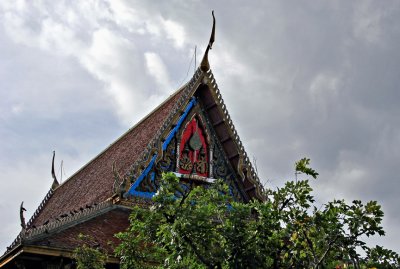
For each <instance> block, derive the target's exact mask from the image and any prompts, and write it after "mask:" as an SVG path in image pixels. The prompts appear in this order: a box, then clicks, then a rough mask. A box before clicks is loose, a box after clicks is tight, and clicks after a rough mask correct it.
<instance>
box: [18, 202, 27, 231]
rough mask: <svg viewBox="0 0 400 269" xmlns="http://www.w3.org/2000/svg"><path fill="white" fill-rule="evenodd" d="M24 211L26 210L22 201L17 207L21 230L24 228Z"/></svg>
mask: <svg viewBox="0 0 400 269" xmlns="http://www.w3.org/2000/svg"><path fill="white" fill-rule="evenodd" d="M24 211H26V209H25V208H24V201H22V203H21V206H20V207H19V218H20V219H21V227H22V229H23V230H25V229H26V223H25V218H24Z"/></svg>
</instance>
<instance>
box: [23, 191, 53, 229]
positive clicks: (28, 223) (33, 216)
mask: <svg viewBox="0 0 400 269" xmlns="http://www.w3.org/2000/svg"><path fill="white" fill-rule="evenodd" d="M53 193H54V190H53V188H50V190H49V191H48V192H47V194H46V196H45V197H44V198H43V200H42V202H41V203H40V204H39V206H38V207H37V208H36V210H35V212H34V213H33V214H32V216H31V218H30V219H29V221H28V222H27V223H26V226H27V227H29V226H31V224H32V223H33V221H34V220H35V219H36V217H37V216H38V215H39V212H40V211H41V210H42V209H43V207H44V206H45V205H46V203H47V202H48V201H49V200H50V198H51V196H52V195H53Z"/></svg>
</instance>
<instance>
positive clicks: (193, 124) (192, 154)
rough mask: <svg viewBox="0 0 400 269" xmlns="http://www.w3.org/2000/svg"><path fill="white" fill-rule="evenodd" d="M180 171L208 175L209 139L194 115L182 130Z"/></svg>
mask: <svg viewBox="0 0 400 269" xmlns="http://www.w3.org/2000/svg"><path fill="white" fill-rule="evenodd" d="M178 165H179V173H181V174H196V175H198V176H203V177H208V170H209V157H208V147H207V139H206V136H205V132H204V129H203V127H202V125H201V123H200V122H199V121H198V120H197V119H196V118H195V117H194V118H193V119H192V120H191V121H190V122H189V123H188V124H187V125H186V127H185V130H184V131H183V132H182V137H181V141H180V144H179V162H178Z"/></svg>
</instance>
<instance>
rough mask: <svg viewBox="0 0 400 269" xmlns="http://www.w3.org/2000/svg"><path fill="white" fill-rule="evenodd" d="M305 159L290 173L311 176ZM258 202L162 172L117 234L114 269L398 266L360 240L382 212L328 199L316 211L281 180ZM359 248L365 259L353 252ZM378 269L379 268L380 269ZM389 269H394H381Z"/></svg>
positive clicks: (303, 188)
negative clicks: (117, 267) (146, 204)
mask: <svg viewBox="0 0 400 269" xmlns="http://www.w3.org/2000/svg"><path fill="white" fill-rule="evenodd" d="M309 164H310V160H309V159H307V158H303V159H302V160H300V161H299V162H297V163H296V168H295V170H296V173H304V174H307V175H310V176H312V177H313V178H316V177H317V176H318V173H317V172H315V170H313V169H312V168H310V167H309ZM267 196H268V197H267V198H268V199H266V200H265V201H263V202H261V201H251V202H249V203H247V204H243V203H239V202H235V201H234V200H233V198H232V197H231V196H230V195H229V187H228V186H227V185H226V184H225V183H224V182H223V181H222V180H217V181H216V182H215V183H214V184H212V185H210V186H206V187H204V186H194V185H191V186H189V187H188V188H187V187H183V186H182V185H181V183H180V182H179V179H178V178H177V177H176V176H175V175H174V174H172V173H169V174H165V175H164V177H163V181H162V182H161V186H160V188H159V190H158V192H157V194H156V195H155V196H154V198H153V202H154V204H153V205H152V206H151V207H150V208H140V207H135V208H133V209H132V214H131V217H130V222H131V225H130V228H129V229H128V230H127V231H126V232H123V233H120V234H118V235H117V237H118V238H119V239H121V242H122V243H121V245H120V246H119V247H118V248H117V250H116V253H117V255H118V256H120V257H121V266H122V268H325V267H327V266H328V265H329V266H331V265H334V266H336V265H339V264H347V265H349V264H352V265H353V266H354V267H357V268H360V264H364V265H365V264H372V263H373V264H375V263H376V264H379V265H385V266H386V265H387V264H390V266H392V265H393V264H394V265H397V266H398V265H399V262H398V255H397V254H396V253H394V252H391V251H389V250H384V249H383V248H379V247H377V248H374V249H369V248H368V247H367V246H366V244H365V242H363V241H362V236H372V235H375V234H378V235H383V234H384V231H383V228H382V226H381V222H382V218H383V212H382V210H381V207H380V205H378V203H377V202H376V201H371V202H368V203H366V204H365V205H364V204H363V203H362V202H361V201H358V200H355V201H353V202H352V203H350V204H348V203H346V202H345V201H344V200H334V201H331V202H329V203H327V204H325V205H322V206H318V207H317V206H316V205H315V204H314V203H315V201H314V197H313V195H312V188H311V186H310V184H309V181H308V180H297V179H296V180H295V181H288V182H286V183H285V185H284V186H283V187H282V188H279V189H277V190H268V191H267ZM360 248H362V249H364V250H365V251H366V252H367V254H368V258H366V259H362V258H361V256H360V255H359V253H358V252H357V251H358V250H359V249H360ZM396 255H397V256H396ZM385 268H386V267H385ZM387 268H395V267H387Z"/></svg>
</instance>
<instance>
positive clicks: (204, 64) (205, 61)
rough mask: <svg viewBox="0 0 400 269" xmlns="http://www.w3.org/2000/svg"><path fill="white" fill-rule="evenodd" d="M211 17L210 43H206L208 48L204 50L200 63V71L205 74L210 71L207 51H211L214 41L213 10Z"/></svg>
mask: <svg viewBox="0 0 400 269" xmlns="http://www.w3.org/2000/svg"><path fill="white" fill-rule="evenodd" d="M212 16H213V27H212V31H211V37H210V42H208V46H207V49H206V52H205V53H204V56H203V60H202V61H201V64H200V69H201V70H202V71H204V72H207V71H208V70H210V63H209V62H208V51H209V50H210V49H212V45H213V43H214V41H215V16H214V10H213V11H212Z"/></svg>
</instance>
